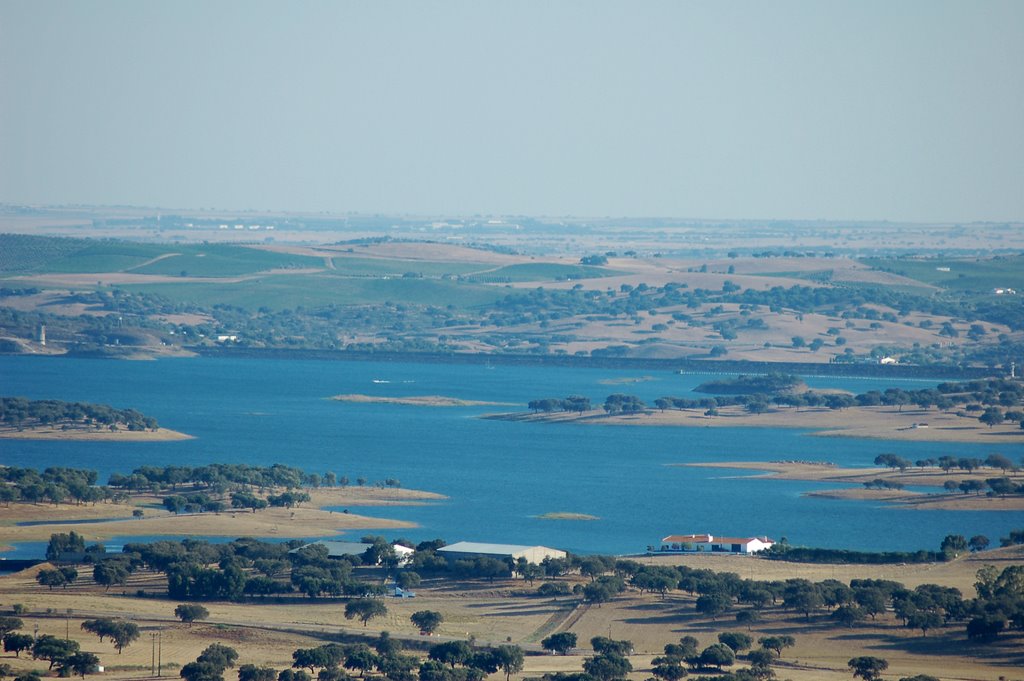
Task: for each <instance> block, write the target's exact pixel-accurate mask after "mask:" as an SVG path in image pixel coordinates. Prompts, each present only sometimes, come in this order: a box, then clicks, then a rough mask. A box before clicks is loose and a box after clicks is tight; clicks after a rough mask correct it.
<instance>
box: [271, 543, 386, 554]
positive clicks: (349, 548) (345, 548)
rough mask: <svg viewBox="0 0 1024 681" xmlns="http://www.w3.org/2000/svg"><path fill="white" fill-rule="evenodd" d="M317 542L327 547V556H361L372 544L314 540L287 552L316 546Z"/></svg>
mask: <svg viewBox="0 0 1024 681" xmlns="http://www.w3.org/2000/svg"><path fill="white" fill-rule="evenodd" d="M317 544H322V545H324V546H326V547H327V555H328V556H361V555H363V554H364V553H366V549H368V548H370V546H372V544H364V543H362V542H358V541H315V542H313V543H312V544H306V545H305V546H300V547H299V548H298V549H292V550H291V551H290V552H289V553H294V552H295V551H298V550H300V549H304V548H306V546H316V545H317Z"/></svg>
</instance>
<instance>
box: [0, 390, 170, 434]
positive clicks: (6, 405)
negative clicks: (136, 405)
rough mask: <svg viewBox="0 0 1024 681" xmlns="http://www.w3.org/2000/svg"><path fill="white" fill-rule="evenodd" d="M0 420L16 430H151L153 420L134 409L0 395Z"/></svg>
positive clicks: (154, 424)
mask: <svg viewBox="0 0 1024 681" xmlns="http://www.w3.org/2000/svg"><path fill="white" fill-rule="evenodd" d="M0 422H3V424H4V425H6V426H8V427H12V428H17V429H19V430H21V429H23V428H33V427H36V426H54V427H56V426H61V427H63V428H65V429H69V428H74V427H91V428H96V429H97V430H100V429H102V428H108V429H110V430H117V429H118V428H127V429H128V430H133V431H137V430H153V429H154V428H156V427H157V425H158V424H157V422H156V419H154V418H152V417H150V416H146V415H144V414H141V413H139V412H137V411H135V410H134V409H115V408H114V407H111V406H109V405H106V404H92V403H89V402H61V401H59V400H29V399H26V398H24V397H0Z"/></svg>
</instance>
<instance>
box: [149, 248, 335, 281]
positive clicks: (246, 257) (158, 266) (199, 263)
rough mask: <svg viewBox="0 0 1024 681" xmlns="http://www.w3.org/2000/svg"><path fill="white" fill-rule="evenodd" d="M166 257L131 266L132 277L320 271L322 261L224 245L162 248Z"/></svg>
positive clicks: (322, 265)
mask: <svg viewBox="0 0 1024 681" xmlns="http://www.w3.org/2000/svg"><path fill="white" fill-rule="evenodd" d="M164 250H165V253H171V254H172V255H170V257H167V258H163V259H161V260H157V261H156V262H151V263H148V264H145V265H143V266H141V267H133V268H132V269H131V271H132V272H133V273H135V274H156V275H171V276H178V275H181V274H182V273H185V276H189V277H237V276H240V275H244V274H254V273H256V272H266V271H267V270H273V269H296V268H313V267H316V268H321V267H324V259H323V258H317V257H312V256H307V255H292V254H289V253H276V252H273V251H264V250H259V249H255V248H246V247H244V246H230V245H225V244H210V245H206V244H203V245H189V246H181V247H166V246H165V247H164Z"/></svg>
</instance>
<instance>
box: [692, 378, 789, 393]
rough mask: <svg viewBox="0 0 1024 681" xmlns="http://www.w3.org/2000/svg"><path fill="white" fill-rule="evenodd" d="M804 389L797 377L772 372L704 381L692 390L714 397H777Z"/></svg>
mask: <svg viewBox="0 0 1024 681" xmlns="http://www.w3.org/2000/svg"><path fill="white" fill-rule="evenodd" d="M806 388H807V384H805V383H804V382H803V380H802V379H801V378H800V377H799V376H794V375H793V374H783V373H779V372H772V373H770V374H764V375H758V376H748V375H741V376H737V377H736V378H722V379H717V380H714V381H705V382H704V383H701V384H700V385H698V386H697V387H696V388H694V389H693V390H694V392H698V393H712V394H716V395H757V394H768V395H778V394H780V393H786V392H798V391H800V390H805V389H806Z"/></svg>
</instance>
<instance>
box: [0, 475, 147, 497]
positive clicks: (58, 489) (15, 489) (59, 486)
mask: <svg viewBox="0 0 1024 681" xmlns="http://www.w3.org/2000/svg"><path fill="white" fill-rule="evenodd" d="M97 478H98V474H97V473H96V471H90V470H81V469H75V468H61V467H51V468H47V469H46V470H44V471H42V472H39V471H37V470H35V469H33V468H19V467H17V466H9V467H7V466H5V467H2V468H0V502H3V503H4V504H6V505H10V503H11V502H12V501H24V502H27V503H39V502H43V501H46V502H49V503H52V504H59V503H63V502H66V501H73V502H74V503H76V504H85V503H96V502H97V501H115V502H117V501H123V500H124V499H126V498H127V497H126V495H124V494H123V493H120V492H118V491H116V490H112V489H110V488H109V487H98V486H96V481H97Z"/></svg>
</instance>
